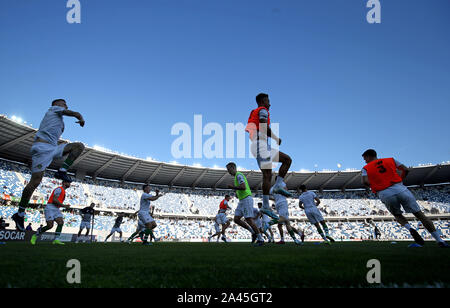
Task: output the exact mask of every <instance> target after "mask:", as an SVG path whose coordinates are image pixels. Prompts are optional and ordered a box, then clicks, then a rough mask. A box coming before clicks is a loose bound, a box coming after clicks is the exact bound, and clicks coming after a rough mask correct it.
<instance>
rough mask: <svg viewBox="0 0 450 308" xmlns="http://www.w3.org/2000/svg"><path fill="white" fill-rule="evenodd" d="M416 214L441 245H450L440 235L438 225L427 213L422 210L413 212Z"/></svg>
mask: <svg viewBox="0 0 450 308" xmlns="http://www.w3.org/2000/svg"><path fill="white" fill-rule="evenodd" d="M413 215H414V216H416V218H417V219H418V220H420V221H421V222H422V224H423V226H424V227H425V229H427V231H428V232H430V234H431V236H432V237H433V238H434V239H435V241H436V242H437V243H438V245H439V246H440V247H448V246H449V245H448V244H447V243H446V242H445V241H444V240H443V239H441V237H440V234H439V231H437V230H436V227H435V226H434V224H433V222H432V221H431V220H430V219H429V218H428V217H426V216H425V214H424V213H423V212H422V211H419V212H416V213H413Z"/></svg>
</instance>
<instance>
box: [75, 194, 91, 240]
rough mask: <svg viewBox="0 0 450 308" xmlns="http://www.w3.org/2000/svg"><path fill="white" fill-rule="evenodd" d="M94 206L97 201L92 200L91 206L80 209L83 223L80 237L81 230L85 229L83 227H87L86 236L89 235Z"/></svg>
mask: <svg viewBox="0 0 450 308" xmlns="http://www.w3.org/2000/svg"><path fill="white" fill-rule="evenodd" d="M94 207H95V203H94V202H92V203H91V205H90V206H87V207H85V208H84V209H82V210H80V215H81V224H80V231H78V237H80V236H81V232H82V231H83V229H86V236H88V235H89V231H91V219H92V216H93V215H94Z"/></svg>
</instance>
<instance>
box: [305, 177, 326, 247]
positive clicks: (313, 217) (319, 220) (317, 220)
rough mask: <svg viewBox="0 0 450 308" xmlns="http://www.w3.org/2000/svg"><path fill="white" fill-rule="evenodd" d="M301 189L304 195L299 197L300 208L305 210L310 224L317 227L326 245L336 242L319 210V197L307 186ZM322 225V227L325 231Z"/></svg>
mask: <svg viewBox="0 0 450 308" xmlns="http://www.w3.org/2000/svg"><path fill="white" fill-rule="evenodd" d="M300 189H301V190H302V194H301V195H300V197H299V203H298V205H299V207H300V208H301V209H303V210H305V214H306V217H307V218H308V220H309V222H310V223H311V224H313V225H314V226H315V227H316V229H317V232H319V234H320V236H321V237H322V238H323V240H324V241H325V243H326V244H330V241H331V242H334V239H333V238H332V237H331V236H330V235H329V231H328V226H327V224H326V222H325V220H324V219H323V216H322V213H320V211H319V209H318V208H317V207H318V206H319V204H320V199H319V197H317V195H316V194H315V193H314V192H312V191H308V190H307V189H306V186H305V185H301V186H300ZM320 225H322V227H323V230H322V228H321V227H320ZM324 231H325V233H324Z"/></svg>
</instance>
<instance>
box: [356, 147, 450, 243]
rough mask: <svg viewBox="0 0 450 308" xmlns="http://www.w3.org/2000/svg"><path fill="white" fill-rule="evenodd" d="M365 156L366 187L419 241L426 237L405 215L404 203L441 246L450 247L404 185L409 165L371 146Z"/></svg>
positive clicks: (364, 179)
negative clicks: (378, 156) (382, 155)
mask: <svg viewBox="0 0 450 308" xmlns="http://www.w3.org/2000/svg"><path fill="white" fill-rule="evenodd" d="M362 156H363V158H364V160H365V161H366V163H367V165H365V166H364V168H363V169H362V181H363V184H364V185H365V186H366V187H367V188H369V187H370V188H371V189H372V191H373V192H374V193H375V194H377V195H378V197H379V198H380V200H381V202H383V203H384V205H385V206H386V208H387V209H388V210H389V212H391V214H392V215H394V217H395V219H396V220H397V221H398V222H399V223H400V224H401V225H402V226H403V227H405V228H406V229H408V230H409V232H410V233H411V235H412V237H413V238H414V240H415V241H416V243H417V245H419V246H423V245H424V244H425V241H424V240H423V239H422V237H421V236H420V235H419V233H418V232H417V231H416V230H415V229H413V228H412V227H411V225H410V224H409V223H408V220H407V219H406V218H405V216H403V213H402V210H401V208H402V207H403V209H404V210H405V212H406V213H412V214H413V215H414V216H416V218H417V219H418V220H420V221H421V222H422V224H423V225H424V227H425V228H426V229H427V230H428V232H430V233H431V235H432V236H433V238H434V239H435V240H436V242H437V243H438V245H439V246H440V247H449V245H448V244H447V243H446V242H444V241H443V240H442V239H441V238H440V236H439V232H438V231H436V228H435V227H434V224H433V222H432V221H431V220H430V219H429V218H427V217H426V216H425V215H424V213H423V212H422V211H421V209H420V207H419V204H418V203H417V201H416V198H415V197H414V195H413V194H412V193H411V192H410V191H409V190H408V188H407V187H406V186H405V185H403V180H404V179H405V177H406V176H407V175H408V172H409V170H408V168H406V167H405V166H404V165H403V164H402V163H400V162H398V161H397V160H395V159H394V158H381V159H378V158H377V152H376V151H375V150H372V149H369V150H367V151H365V152H364V153H363V154H362ZM397 170H400V171H401V175H399V174H398V172H397ZM417 245H416V246H417Z"/></svg>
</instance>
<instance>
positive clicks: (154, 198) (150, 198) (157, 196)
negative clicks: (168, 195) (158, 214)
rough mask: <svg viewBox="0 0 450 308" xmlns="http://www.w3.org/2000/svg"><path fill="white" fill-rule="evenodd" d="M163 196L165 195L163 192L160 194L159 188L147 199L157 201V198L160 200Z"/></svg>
mask: <svg viewBox="0 0 450 308" xmlns="http://www.w3.org/2000/svg"><path fill="white" fill-rule="evenodd" d="M162 196H163V194H160V193H159V190H157V191H156V195H155V196H152V197H149V198H147V199H146V200H150V201H156V200H158V199H159V198H160V197H162Z"/></svg>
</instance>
